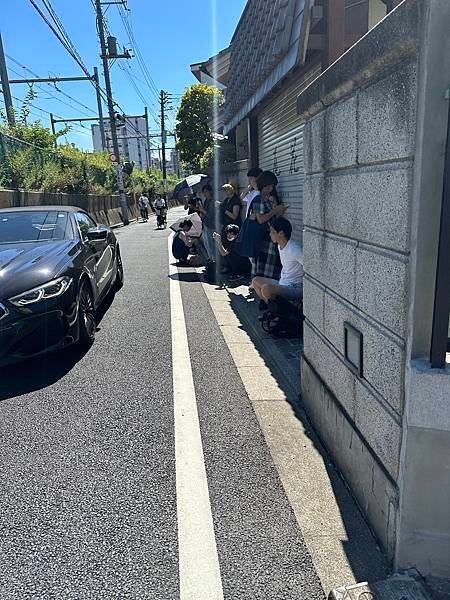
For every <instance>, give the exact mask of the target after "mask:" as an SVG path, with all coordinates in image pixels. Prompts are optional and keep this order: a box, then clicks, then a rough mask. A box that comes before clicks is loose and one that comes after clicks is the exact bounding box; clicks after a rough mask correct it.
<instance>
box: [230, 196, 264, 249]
mask: <svg viewBox="0 0 450 600" xmlns="http://www.w3.org/2000/svg"><path fill="white" fill-rule="evenodd" d="M254 201H255V199H253V200H252V203H251V204H250V207H249V209H248V213H247V218H246V219H245V221H244V222H243V223H242V225H241V230H240V232H239V236H238V239H237V240H236V252H237V253H238V254H240V255H241V256H246V257H247V258H256V257H257V256H258V255H259V253H260V252H261V246H262V243H263V241H264V240H265V239H266V238H267V227H266V226H265V225H260V224H259V223H258V221H257V220H256V219H251V218H250V217H251V215H252V207H253V202H254Z"/></svg>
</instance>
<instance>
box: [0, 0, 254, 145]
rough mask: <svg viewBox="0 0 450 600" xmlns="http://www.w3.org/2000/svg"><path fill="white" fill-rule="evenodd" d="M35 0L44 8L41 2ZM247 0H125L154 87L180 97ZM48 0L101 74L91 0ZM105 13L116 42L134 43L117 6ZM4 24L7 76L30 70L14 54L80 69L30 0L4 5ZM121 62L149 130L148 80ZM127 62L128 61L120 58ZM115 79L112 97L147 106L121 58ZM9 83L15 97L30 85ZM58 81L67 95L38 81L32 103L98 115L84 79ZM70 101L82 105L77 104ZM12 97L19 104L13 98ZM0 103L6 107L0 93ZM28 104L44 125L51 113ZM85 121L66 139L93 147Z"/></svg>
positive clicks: (133, 109)
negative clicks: (146, 116) (194, 66)
mask: <svg viewBox="0 0 450 600" xmlns="http://www.w3.org/2000/svg"><path fill="white" fill-rule="evenodd" d="M36 2H37V4H38V5H39V6H41V7H42V0H36ZM3 4H4V5H3ZM245 4H246V0H189V1H186V0H165V1H164V0H163V1H160V0H158V1H157V0H128V8H129V9H130V12H129V13H128V20H129V23H131V26H132V31H133V33H134V37H135V39H136V41H137V43H138V45H139V48H140V51H141V54H142V56H143V58H144V60H145V63H146V65H147V68H148V70H149V72H150V74H151V77H152V79H153V81H154V82H155V85H156V87H157V89H164V90H166V91H168V92H170V93H173V94H178V95H179V94H181V93H182V92H183V90H184V88H185V87H186V86H187V85H189V84H191V83H195V79H194V77H193V75H192V74H191V72H190V69H189V65H190V64H191V63H195V62H199V61H202V60H205V59H207V58H209V57H210V56H211V55H213V54H214V53H215V52H216V51H218V50H221V49H222V48H224V47H226V46H227V45H228V44H229V42H230V39H231V36H232V35H233V32H234V30H235V27H236V25H237V23H238V20H239V17H240V15H241V13H242V11H243V9H244V6H245ZM51 5H52V6H53V8H54V10H55V11H56V13H57V14H58V16H59V17H60V19H61V21H62V23H63V25H64V27H65V29H66V31H67V33H68V34H69V36H70V37H71V39H72V41H73V42H74V44H75V45H76V47H77V50H78V52H79V54H80V55H81V57H82V58H83V61H84V63H85V64H86V65H87V66H88V67H89V68H90V69H92V67H93V66H98V67H99V70H100V72H101V69H100V63H101V61H100V58H99V47H98V39H97V35H96V28H95V16H94V10H93V7H92V3H91V0H51ZM106 18H107V21H108V26H109V30H110V31H111V33H112V34H113V35H115V36H116V37H117V38H118V41H119V43H120V44H121V45H126V46H127V47H132V44H131V42H130V40H129V35H128V34H127V32H126V30H125V27H124V24H123V22H122V20H121V19H120V16H119V13H118V10H117V8H116V7H115V6H110V7H109V8H108V9H107V11H106ZM1 22H2V24H1V28H2V36H3V44H4V47H5V52H6V54H7V55H8V56H7V64H8V69H9V77H10V79H20V78H23V77H24V75H27V76H28V77H30V76H31V75H30V74H29V73H27V72H26V71H25V70H24V69H23V68H22V67H21V66H18V65H17V64H16V63H15V62H14V61H13V60H11V58H12V59H14V60H15V61H17V62H19V63H20V64H21V65H24V66H25V67H27V68H28V69H31V70H32V71H34V72H35V73H36V74H38V75H39V76H40V77H46V76H56V75H59V76H72V75H77V76H78V75H82V72H81V70H80V68H79V67H78V65H77V64H76V63H75V61H74V60H73V59H72V58H71V57H70V56H69V54H68V53H67V52H66V51H65V49H64V48H63V47H62V46H61V45H60V43H59V42H58V40H57V39H56V38H55V37H54V35H53V34H52V32H51V31H50V29H49V28H48V27H47V25H46V24H45V23H44V22H43V21H42V19H41V17H40V16H39V15H38V14H37V12H36V11H35V9H34V8H33V6H32V5H31V3H30V2H29V0H14V1H13V2H4V3H2V19H1ZM214 23H216V26H217V34H216V36H215V37H216V40H217V41H216V46H217V47H215V43H214V42H215V40H214V33H213V32H214V27H213V24H214ZM9 57H11V58H9ZM121 62H122V66H123V68H125V69H129V67H131V69H132V71H133V75H132V76H133V77H134V79H135V81H136V83H137V85H138V86H139V89H140V92H141V94H142V95H143V96H144V99H145V100H146V103H147V104H148V106H149V109H150V111H151V113H153V114H151V116H150V129H151V130H157V128H158V126H157V123H156V120H155V118H156V115H157V114H158V106H157V101H156V98H155V93H154V91H153V90H152V89H150V88H149V87H148V86H147V84H146V83H145V80H144V76H143V74H142V72H141V70H140V67H139V64H138V61H137V59H136V58H134V59H132V60H130V61H121ZM125 62H126V63H127V64H123V63H125ZM101 78H102V74H101ZM112 85H113V92H114V96H115V98H116V100H117V101H118V102H119V104H120V105H121V106H122V107H123V108H124V109H125V111H126V112H127V113H128V114H142V113H143V112H144V110H143V107H144V102H143V99H141V98H140V97H139V95H138V94H137V92H136V91H135V90H134V89H133V87H132V84H131V83H130V81H129V78H128V75H127V74H126V73H125V72H123V71H122V70H121V68H120V66H119V64H118V63H116V64H115V65H114V66H113V67H112ZM11 87H12V94H13V96H15V97H16V98H18V99H20V98H22V97H23V96H24V95H25V94H26V92H27V86H26V85H23V84H15V85H12V86H11ZM58 87H59V88H60V89H61V90H62V91H63V92H65V93H66V94H68V95H69V96H70V97H71V98H67V97H66V96H63V95H62V94H60V93H58V92H57V91H56V90H55V89H54V88H52V87H51V86H48V85H44V84H43V85H42V87H40V88H35V91H36V92H37V94H38V96H37V98H36V99H35V101H34V103H33V104H34V105H35V107H39V108H41V109H44V110H46V111H48V112H53V113H54V114H56V115H59V116H61V117H63V118H64V117H67V118H69V117H78V116H95V114H96V110H95V109H96V98H95V90H94V88H93V87H92V86H91V85H90V84H89V83H88V82H80V83H64V84H62V83H61V84H58ZM56 98H58V99H59V100H57V99H56ZM74 100H77V101H79V102H81V103H82V104H83V105H85V106H80V105H77V104H76V103H75V102H74ZM14 102H15V104H17V105H19V102H18V101H17V100H16V101H14ZM63 102H65V103H67V104H64V103H63ZM0 103H1V104H0V105H3V97H2V95H1V94H0ZM174 106H175V104H174ZM31 110H32V111H33V114H32V117H33V119H36V118H37V117H40V118H41V121H42V123H43V124H44V125H46V126H49V116H48V115H47V114H46V113H42V112H39V110H37V108H32V109H31ZM174 116H175V115H174V111H173V113H172V117H171V122H170V123H169V126H173V123H174ZM84 125H85V127H86V128H85V129H83V128H81V127H80V126H79V125H74V127H73V130H72V131H71V132H70V134H69V135H68V136H67V138H68V141H69V142H74V143H75V144H77V145H78V146H80V147H83V148H86V149H91V148H92V142H91V135H90V127H89V124H84Z"/></svg>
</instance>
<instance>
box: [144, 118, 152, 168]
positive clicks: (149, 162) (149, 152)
mask: <svg viewBox="0 0 450 600" xmlns="http://www.w3.org/2000/svg"><path fill="white" fill-rule="evenodd" d="M144 116H145V134H146V136H147V173H148V174H149V175H151V173H152V146H151V143H150V129H149V127H148V108H147V107H145V113H144Z"/></svg>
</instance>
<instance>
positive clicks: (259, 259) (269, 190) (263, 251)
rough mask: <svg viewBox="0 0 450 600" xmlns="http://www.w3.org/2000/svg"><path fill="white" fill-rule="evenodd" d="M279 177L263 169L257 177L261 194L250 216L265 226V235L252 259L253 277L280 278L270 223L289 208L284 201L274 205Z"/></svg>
mask: <svg viewBox="0 0 450 600" xmlns="http://www.w3.org/2000/svg"><path fill="white" fill-rule="evenodd" d="M277 183H278V179H277V178H276V176H275V174H274V173H272V171H263V172H262V173H261V175H260V176H259V177H258V179H257V186H258V190H259V195H258V196H256V197H255V198H254V199H253V201H252V205H251V207H250V209H249V214H248V218H249V219H252V220H255V221H257V222H258V224H259V225H261V227H263V228H264V235H263V239H262V242H261V246H260V249H259V253H258V256H256V257H254V258H252V259H250V260H251V263H252V278H254V277H257V276H259V277H268V278H269V279H276V280H278V279H279V278H280V274H281V262H280V256H279V252H278V248H277V246H276V244H274V243H273V241H272V240H271V239H270V236H269V225H270V222H271V220H272V219H274V218H275V217H281V216H283V215H284V213H285V212H286V210H287V209H288V206H287V205H284V204H282V203H280V204H277V205H273V204H272V200H271V197H272V196H273V194H274V190H276V185H277Z"/></svg>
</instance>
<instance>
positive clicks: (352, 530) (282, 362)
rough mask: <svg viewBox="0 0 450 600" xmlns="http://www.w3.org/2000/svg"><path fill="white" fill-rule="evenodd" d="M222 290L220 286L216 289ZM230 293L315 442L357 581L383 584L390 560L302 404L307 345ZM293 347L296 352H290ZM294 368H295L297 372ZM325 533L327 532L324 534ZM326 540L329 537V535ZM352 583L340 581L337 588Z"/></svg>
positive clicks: (248, 298)
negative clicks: (272, 327) (280, 334)
mask: <svg viewBox="0 0 450 600" xmlns="http://www.w3.org/2000/svg"><path fill="white" fill-rule="evenodd" d="M216 287H218V286H216ZM226 287H227V288H228V289H229V296H230V300H231V307H232V309H233V311H234V313H235V314H236V316H237V318H238V319H239V321H240V322H241V324H242V325H241V328H242V329H243V330H245V331H246V333H247V334H248V335H249V337H250V338H251V340H252V342H253V344H254V345H255V347H256V349H257V350H258V352H259V354H260V356H261V357H262V358H263V360H264V361H265V363H266V366H267V367H268V368H269V370H270V372H271V374H272V376H273V377H274V379H275V380H276V381H277V384H278V386H279V387H280V389H281V390H283V392H284V393H285V396H286V398H287V401H288V402H289V404H290V405H291V406H292V409H293V412H294V414H295V416H296V418H297V419H298V420H299V421H300V422H301V424H302V426H303V429H304V432H305V434H306V435H307V436H308V437H309V438H310V439H311V441H312V442H313V444H314V447H315V448H316V450H317V451H318V452H319V454H320V456H321V458H322V460H323V463H324V466H325V468H326V471H327V474H328V478H329V481H330V484H331V486H332V490H333V493H334V496H335V500H336V503H337V505H338V507H339V511H340V515H341V519H342V524H343V526H344V528H345V531H346V536H343V538H344V539H342V541H341V543H342V547H343V550H344V552H345V555H346V557H347V560H348V563H349V566H350V568H351V569H352V572H353V575H354V578H355V580H356V581H370V582H375V581H380V580H382V579H384V578H385V577H387V576H388V575H389V573H390V566H389V563H388V560H387V558H386V556H385V555H384V554H383V552H382V551H381V550H380V548H379V546H378V544H377V541H376V539H375V537H374V535H373V533H372V531H371V530H370V528H369V526H368V524H367V522H366V520H365V518H364V516H363V514H362V513H361V512H360V510H359V507H358V505H357V504H356V501H355V500H354V498H353V496H352V495H351V492H350V491H349V489H348V487H347V485H346V483H345V481H344V480H343V478H342V477H341V475H340V473H339V471H338V469H337V467H336V466H335V464H334V463H333V461H332V459H331V456H330V454H329V453H328V452H327V450H326V448H325V447H324V446H323V444H322V443H321V441H320V439H319V437H318V435H317V434H316V432H315V431H314V429H313V426H312V424H311V422H310V421H309V419H308V416H307V414H306V412H305V410H304V408H303V406H302V403H301V387H300V355H301V351H302V349H303V341H302V340H298V339H292V340H288V339H286V338H283V339H281V338H280V339H278V338H274V337H272V336H270V335H268V334H266V333H265V332H264V331H263V330H262V327H261V323H260V322H259V320H258V316H259V315H260V314H262V313H261V312H260V311H259V310H258V304H259V303H258V302H257V301H255V299H254V298H253V297H252V295H250V294H249V293H248V291H247V290H246V291H245V292H243V291H241V290H238V289H232V288H231V286H230V285H227V286H226ZM243 289H245V288H243ZM290 346H291V347H292V350H293V351H292V352H291V351H290ZM292 365H295V369H294V368H293V366H292ZM288 367H289V368H288ZM322 533H324V532H322ZM325 536H326V534H325ZM346 583H348V582H342V581H336V586H339V585H343V584H346Z"/></svg>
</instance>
